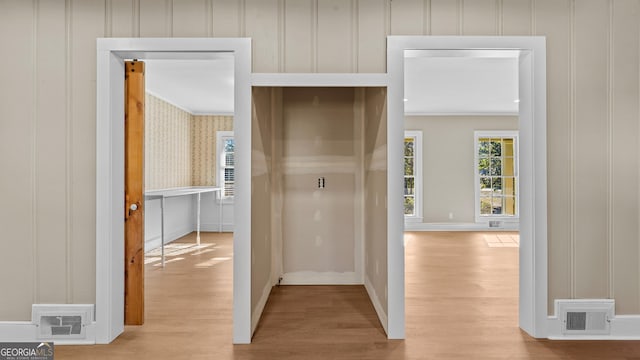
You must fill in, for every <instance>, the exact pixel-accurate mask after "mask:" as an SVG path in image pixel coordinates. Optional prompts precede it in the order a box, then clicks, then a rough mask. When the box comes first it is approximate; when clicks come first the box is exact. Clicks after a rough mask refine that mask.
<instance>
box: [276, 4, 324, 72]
mask: <svg viewBox="0 0 640 360" xmlns="http://www.w3.org/2000/svg"><path fill="white" fill-rule="evenodd" d="M315 11H316V7H315V2H314V1H312V0H294V1H291V0H290V1H285V3H284V15H285V16H284V48H285V51H284V60H283V61H284V72H292V73H304V72H313V69H314V54H315V52H314V47H315V32H314V30H315V26H314V24H315V21H313V17H314V14H315Z"/></svg>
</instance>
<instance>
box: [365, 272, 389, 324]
mask: <svg viewBox="0 0 640 360" xmlns="http://www.w3.org/2000/svg"><path fill="white" fill-rule="evenodd" d="M364 288H365V289H366V290H367V293H368V294H369V299H371V304H373V308H374V309H375V310H376V314H378V320H380V324H381V325H382V328H383V329H384V332H385V333H386V332H387V327H388V322H389V320H388V318H387V313H386V312H385V311H384V307H383V306H382V303H380V299H379V298H378V294H376V291H375V289H374V287H373V284H372V283H371V280H369V277H368V276H365V277H364Z"/></svg>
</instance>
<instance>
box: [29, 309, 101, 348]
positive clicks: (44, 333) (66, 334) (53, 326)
mask: <svg viewBox="0 0 640 360" xmlns="http://www.w3.org/2000/svg"><path fill="white" fill-rule="evenodd" d="M31 321H32V322H33V323H34V324H35V325H36V327H37V333H38V339H43V340H44V339H84V338H86V333H85V327H86V326H87V325H89V324H91V322H92V321H93V305H76V304H69V305H65V304H60V305H58V304H54V305H43V304H37V305H33V306H32V310H31Z"/></svg>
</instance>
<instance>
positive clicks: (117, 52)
mask: <svg viewBox="0 0 640 360" xmlns="http://www.w3.org/2000/svg"><path fill="white" fill-rule="evenodd" d="M221 53H226V54H227V55H225V54H222V55H223V56H231V53H233V59H234V75H235V87H234V109H235V114H234V131H235V132H236V134H242V139H236V190H237V193H236V196H235V202H234V206H235V210H236V211H235V214H234V216H235V218H234V222H235V225H236V226H235V232H234V237H233V239H234V244H233V251H234V256H233V258H234V261H233V271H234V272H233V278H234V282H233V342H234V343H249V342H251V195H250V193H251V86H250V83H251V82H250V80H251V79H250V73H251V39H248V38H119V39H118V38H109V39H97V79H96V80H97V81H96V101H97V103H96V342H97V343H110V342H111V341H113V339H115V338H116V337H117V336H118V335H119V334H121V333H122V332H123V331H124V321H123V319H124V305H123V304H124V271H123V270H122V269H124V235H123V234H124V219H123V217H122V209H123V206H124V180H123V179H124V128H123V122H122V121H121V119H123V118H124V59H126V58H136V59H142V60H144V59H145V58H172V59H174V58H180V59H190V58H191V59H193V58H203V57H218V56H220V54H221Z"/></svg>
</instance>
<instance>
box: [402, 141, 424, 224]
mask: <svg viewBox="0 0 640 360" xmlns="http://www.w3.org/2000/svg"><path fill="white" fill-rule="evenodd" d="M421 190H422V132H421V131H414V130H411V131H405V132H404V217H405V220H408V221H417V222H422V197H421V196H422V191H421Z"/></svg>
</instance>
